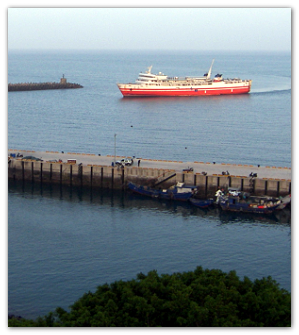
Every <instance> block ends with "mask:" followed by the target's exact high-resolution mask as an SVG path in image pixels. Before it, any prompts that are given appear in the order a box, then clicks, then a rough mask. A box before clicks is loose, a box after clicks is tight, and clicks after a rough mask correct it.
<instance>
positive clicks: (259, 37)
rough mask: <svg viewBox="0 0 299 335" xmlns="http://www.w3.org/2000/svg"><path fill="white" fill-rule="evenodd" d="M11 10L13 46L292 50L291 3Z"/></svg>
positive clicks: (13, 47) (38, 47)
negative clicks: (284, 5)
mask: <svg viewBox="0 0 299 335" xmlns="http://www.w3.org/2000/svg"><path fill="white" fill-rule="evenodd" d="M141 3H142V2H141ZM7 13H8V49H9V50H10V49H43V50H45V49H81V50H88V49H93V50H103V49H131V50H137V49H140V50H145V49H151V50H155V49H157V50H227V51H230V50H240V51H243V50H252V51H256V50H261V51H265V50H269V51H278V50H282V51H290V50H291V13H292V11H291V9H290V8H8V9H7Z"/></svg>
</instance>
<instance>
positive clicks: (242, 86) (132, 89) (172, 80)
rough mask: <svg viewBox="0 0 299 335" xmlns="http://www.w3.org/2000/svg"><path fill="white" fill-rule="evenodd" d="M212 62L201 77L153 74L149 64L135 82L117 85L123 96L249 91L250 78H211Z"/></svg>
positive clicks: (241, 92) (216, 93) (195, 94)
mask: <svg viewBox="0 0 299 335" xmlns="http://www.w3.org/2000/svg"><path fill="white" fill-rule="evenodd" d="M213 63H214V60H213V61H212V64H211V67H210V69H209V71H208V72H207V73H205V74H204V75H203V77H168V76H167V75H165V74H163V73H161V72H159V73H158V74H153V73H152V72H151V70H152V66H150V67H149V68H148V70H147V71H146V72H145V73H142V72H140V73H139V76H138V78H137V80H136V82H135V83H128V84H119V83H118V84H117V86H118V88H119V90H120V92H121V93H122V95H123V96H124V97H142V96H143V97H154V96H156V97H157V96H163V97H165V96H204V95H208V96H210V95H222V94H230V95H231V94H244V93H249V92H250V89H251V82H252V80H249V79H246V80H242V79H239V78H233V79H223V77H222V74H219V73H218V74H216V75H215V77H214V79H211V73H212V67H213Z"/></svg>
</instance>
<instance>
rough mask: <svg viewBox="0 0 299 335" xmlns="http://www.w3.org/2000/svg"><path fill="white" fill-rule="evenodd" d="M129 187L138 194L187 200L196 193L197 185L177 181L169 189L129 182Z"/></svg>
mask: <svg viewBox="0 0 299 335" xmlns="http://www.w3.org/2000/svg"><path fill="white" fill-rule="evenodd" d="M128 188H129V189H130V190H131V191H132V192H134V193H137V194H141V195H145V196H148V197H151V198H158V199H165V200H179V201H187V200H189V198H190V197H191V196H192V195H194V194H195V193H196V186H187V185H185V184H184V183H177V184H176V185H175V186H173V187H170V188H168V189H155V188H152V187H149V186H143V185H140V186H138V185H135V184H134V183H131V182H129V183H128Z"/></svg>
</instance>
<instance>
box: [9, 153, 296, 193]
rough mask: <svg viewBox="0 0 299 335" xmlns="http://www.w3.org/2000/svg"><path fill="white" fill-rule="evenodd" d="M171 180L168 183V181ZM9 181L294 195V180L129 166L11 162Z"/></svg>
mask: <svg viewBox="0 0 299 335" xmlns="http://www.w3.org/2000/svg"><path fill="white" fill-rule="evenodd" d="M169 176H172V177H170V178H169V179H167V178H168V177H169ZM8 178H9V179H12V180H15V181H22V182H25V181H26V182H32V183H44V184H60V185H67V186H71V187H72V186H75V187H88V188H92V189H96V188H109V189H126V188H127V183H128V182H133V183H136V184H139V185H145V186H146V185H148V186H153V185H154V184H155V183H159V182H160V181H163V180H164V179H167V180H166V181H165V182H162V183H161V184H159V187H161V188H167V187H170V186H172V185H174V184H176V183H177V182H184V183H185V184H187V185H196V186H197V189H198V192H199V194H200V195H201V196H202V197H203V198H205V197H210V196H213V195H214V194H215V192H216V190H217V189H218V187H220V188H221V187H223V188H227V187H236V188H240V189H241V190H243V191H246V192H251V193H253V194H256V195H264V194H266V195H269V196H284V195H287V194H290V193H291V180H290V179H278V178H275V179H274V178H253V177H248V176H241V175H222V174H206V175H204V174H202V173H196V172H194V171H178V170H174V169H165V168H153V167H138V166H128V167H127V166H126V167H116V166H108V165H97V164H82V163H79V164H78V163H67V162H45V161H30V160H22V159H10V160H9V163H8Z"/></svg>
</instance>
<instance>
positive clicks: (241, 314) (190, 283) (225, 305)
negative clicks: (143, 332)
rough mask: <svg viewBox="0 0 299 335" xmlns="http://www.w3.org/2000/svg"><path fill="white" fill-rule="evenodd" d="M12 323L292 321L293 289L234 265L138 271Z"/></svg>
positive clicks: (207, 324) (189, 324)
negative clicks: (226, 268) (40, 314)
mask: <svg viewBox="0 0 299 335" xmlns="http://www.w3.org/2000/svg"><path fill="white" fill-rule="evenodd" d="M8 325H9V326H10V327H158V326H162V327H290V326H291V295H290V293H289V292H288V291H286V290H284V289H280V288H279V285H278V284H277V283H276V281H275V280H273V279H272V278H271V277H267V278H263V279H261V280H258V279H256V280H255V281H253V282H252V281H251V280H249V279H248V278H247V277H244V280H240V279H239V278H238V276H237V275H236V272H235V271H230V272H229V273H224V272H222V271H221V270H208V269H206V270H203V268H202V267H197V268H196V269H195V271H190V272H184V273H174V274H172V275H168V274H162V275H161V276H159V275H158V273H157V271H150V272H149V273H148V274H147V275H144V274H143V273H139V274H138V275H137V278H136V279H133V280H130V281H122V280H120V281H116V282H114V283H112V284H110V285H108V284H104V285H101V286H99V287H98V289H97V290H96V292H95V293H91V292H88V293H86V294H84V295H83V296H82V297H81V298H80V299H79V300H78V301H76V302H75V303H74V304H73V305H72V306H71V307H70V311H69V312H67V311H65V310H64V309H62V308H57V309H56V311H55V312H51V313H49V314H48V315H46V316H44V317H39V318H38V319H37V320H35V321H33V320H25V319H22V318H21V319H20V318H19V319H18V318H14V317H13V318H11V319H9V321H8Z"/></svg>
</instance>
